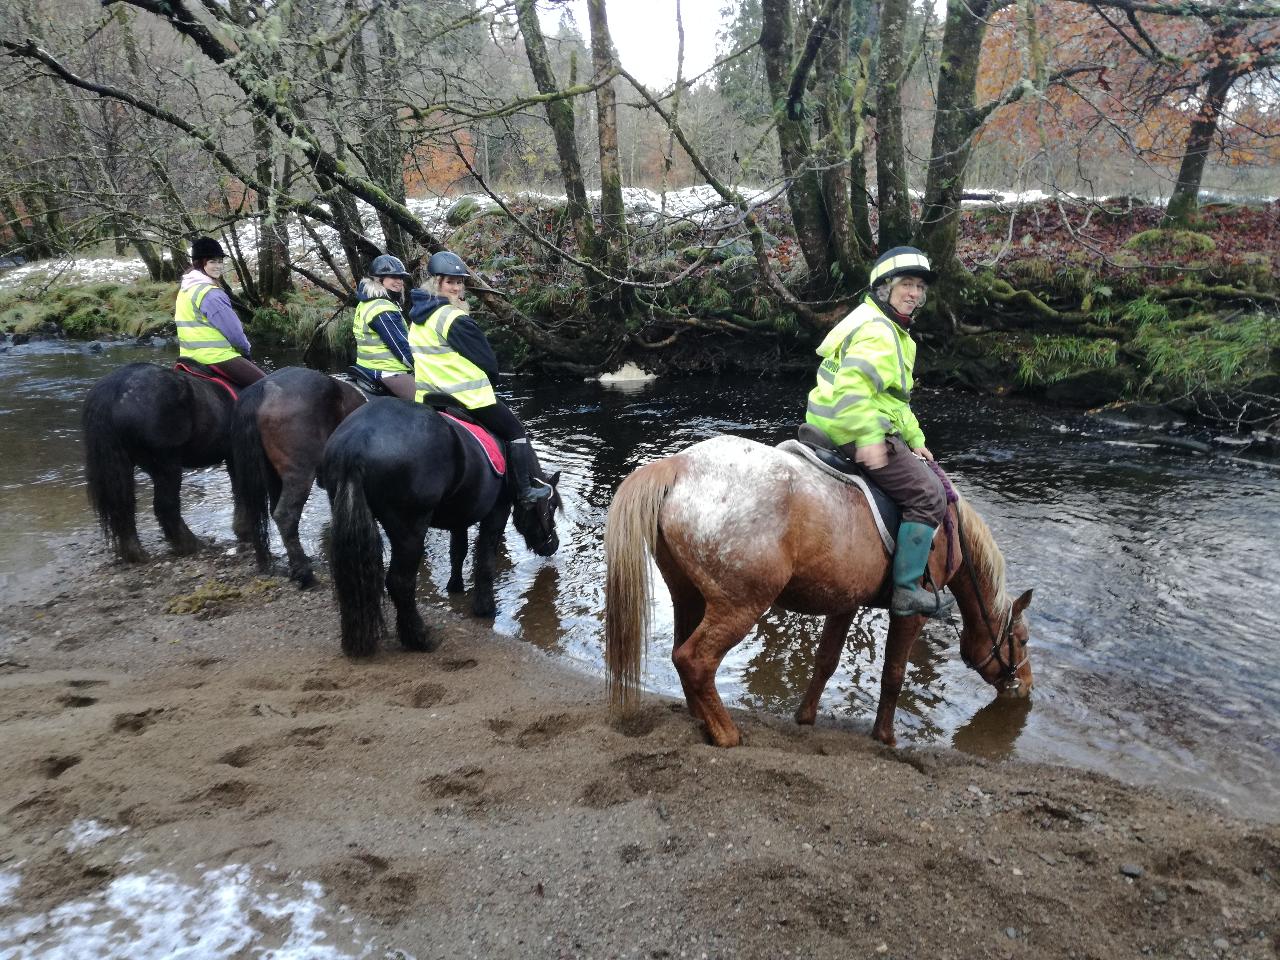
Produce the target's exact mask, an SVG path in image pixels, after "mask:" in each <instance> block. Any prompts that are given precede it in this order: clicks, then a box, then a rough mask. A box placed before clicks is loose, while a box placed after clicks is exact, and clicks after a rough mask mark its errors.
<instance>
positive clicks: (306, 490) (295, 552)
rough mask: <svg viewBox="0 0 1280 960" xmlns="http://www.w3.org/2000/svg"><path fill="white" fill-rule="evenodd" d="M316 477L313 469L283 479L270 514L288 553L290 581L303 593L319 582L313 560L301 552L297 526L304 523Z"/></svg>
mask: <svg viewBox="0 0 1280 960" xmlns="http://www.w3.org/2000/svg"><path fill="white" fill-rule="evenodd" d="M314 476H315V469H314V468H312V469H308V470H305V471H301V470H299V471H295V472H293V473H289V474H287V475H285V476H283V477H281V484H280V491H279V493H278V494H277V496H276V505H275V507H274V508H273V509H272V510H271V519H273V520H274V521H275V522H276V528H277V529H278V530H279V531H280V539H281V540H282V541H283V542H284V549H285V553H287V554H288V555H289V579H291V580H292V581H293V582H294V583H296V584H297V585H298V586H299V587H300V588H303V589H305V588H307V587H309V586H311V585H312V584H313V583H315V582H316V576H315V572H314V571H313V570H312V568H311V558H310V557H308V556H307V552H306V551H305V550H303V549H302V541H301V540H299V539H298V522H299V521H300V520H301V519H302V508H303V507H305V506H306V505H307V498H308V497H309V496H311V481H312V478H313V477H314ZM259 562H261V558H259Z"/></svg>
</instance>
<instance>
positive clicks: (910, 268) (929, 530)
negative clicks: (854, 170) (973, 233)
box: [805, 247, 954, 617]
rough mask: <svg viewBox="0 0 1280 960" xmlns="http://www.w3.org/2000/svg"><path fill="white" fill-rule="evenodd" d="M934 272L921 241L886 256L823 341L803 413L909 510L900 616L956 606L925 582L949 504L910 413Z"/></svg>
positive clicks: (897, 562)
mask: <svg viewBox="0 0 1280 960" xmlns="http://www.w3.org/2000/svg"><path fill="white" fill-rule="evenodd" d="M934 278H935V274H934V272H933V270H932V268H931V267H930V265H929V258H928V257H926V256H925V255H924V254H923V253H922V252H921V251H919V250H917V249H916V248H915V247H894V248H893V249H892V250H889V251H887V252H885V253H884V254H883V255H881V257H880V258H879V259H878V260H877V261H876V262H875V265H874V266H873V267H872V268H871V279H870V283H869V284H868V286H869V287H870V291H869V292H868V294H867V296H866V299H865V300H864V301H863V302H862V303H861V304H859V305H858V306H857V308H856V309H854V311H853V312H852V313H850V314H849V315H848V316H847V317H845V318H844V319H843V320H841V321H840V322H839V323H838V324H836V325H835V327H833V328H832V330H831V332H830V333H828V334H827V336H826V338H825V339H824V340H823V341H822V343H821V345H819V347H818V351H817V352H818V355H819V356H821V357H822V363H821V364H820V365H819V367H818V377H817V384H816V385H815V386H814V388H813V390H811V391H810V393H809V406H808V410H807V412H806V414H805V420H806V421H807V422H808V423H811V424H813V425H814V426H816V427H818V428H819V429H821V430H822V431H823V432H824V433H826V435H827V436H828V437H829V438H830V439H831V441H832V443H834V444H835V445H836V446H837V447H838V448H839V449H840V452H841V453H843V454H844V455H845V457H847V458H848V459H849V460H851V461H854V462H856V463H857V464H858V465H859V466H860V467H861V468H862V469H863V470H864V471H865V472H866V474H867V476H869V477H870V478H871V479H872V480H873V481H875V483H876V484H877V485H878V486H879V487H880V488H881V489H882V490H884V492H885V493H887V494H888V495H889V496H890V497H891V498H892V499H893V501H894V502H895V503H896V504H897V505H898V507H899V508H900V509H901V511H902V517H901V521H900V525H899V527H898V536H897V550H896V551H895V553H894V556H893V597H892V600H891V601H890V606H889V609H890V612H891V613H894V614H897V615H899V616H912V615H919V614H922V615H924V616H927V617H942V616H944V615H945V614H946V612H947V611H948V609H949V608H950V606H951V604H952V603H954V601H953V600H951V599H950V598H943V597H942V596H941V595H940V594H939V593H937V592H936V591H931V590H927V589H925V588H924V587H923V586H922V585H921V582H920V581H921V577H923V576H924V573H925V570H926V568H927V567H928V564H929V550H930V547H931V546H932V544H933V535H934V532H935V531H936V530H937V528H938V525H939V524H940V523H941V522H942V518H943V515H944V514H945V512H946V508H947V501H946V493H945V491H944V489H943V486H942V481H941V480H940V479H939V478H938V476H937V475H936V474H935V473H934V471H933V470H932V469H931V468H930V467H929V465H928V464H927V463H926V462H925V461H926V460H932V459H933V454H932V453H931V452H930V450H929V448H928V447H927V446H925V442H924V432H923V431H922V430H921V429H920V423H919V421H918V420H916V415H915V414H914V413H913V412H912V410H911V388H912V386H913V382H914V381H913V378H912V368H913V367H914V365H915V359H916V343H915V341H914V340H912V339H911V334H910V333H909V332H908V331H909V329H910V327H911V319H912V316H913V315H914V314H915V312H916V311H917V310H918V309H919V308H920V307H921V306H922V305H923V304H924V301H925V297H926V295H927V293H928V289H929V284H930V283H932V282H933V280H934Z"/></svg>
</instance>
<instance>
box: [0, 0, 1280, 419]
mask: <svg viewBox="0 0 1280 960" xmlns="http://www.w3.org/2000/svg"><path fill="white" fill-rule="evenodd" d="M613 2H614V3H615V4H616V3H620V2H622V0H613ZM585 6H586V10H587V17H586V22H578V21H576V20H575V19H574V17H573V15H572V12H571V10H570V8H569V7H568V6H567V5H565V4H562V3H557V2H555V0H544V2H541V3H538V4H536V5H535V3H534V2H533V0H514V2H481V0H433V2H430V3H410V2H384V0H314V2H307V3H296V2H289V0H284V2H267V3H261V2H250V0H225V2H223V0H105V2H103V3H96V2H89V0H64V2H56V3H55V2H50V0H12V2H10V3H8V4H6V5H5V7H4V9H3V11H0V51H2V52H3V54H4V56H3V57H2V58H0V83H3V84H4V89H5V96H4V97H3V98H0V124H3V129H4V130H6V131H7V134H6V136H5V137H3V138H2V139H0V152H2V155H3V159H2V160H0V218H2V225H0V257H7V258H8V262H9V263H10V264H12V263H17V262H19V261H22V260H27V261H30V260H36V259H41V258H65V257H68V256H75V255H85V254H87V253H89V252H95V251H96V252H102V251H103V249H104V247H107V248H110V247H114V248H115V251H116V252H118V253H120V254H122V255H130V256H132V255H136V256H137V257H140V258H141V259H142V261H143V262H144V263H145V265H146V269H147V272H148V274H149V277H150V280H151V281H152V284H153V285H148V284H146V283H142V284H138V285H135V286H133V287H131V288H130V289H128V290H127V291H121V290H120V289H118V288H116V287H114V286H112V285H98V286H97V287H96V288H92V289H79V290H77V291H74V292H68V291H65V290H60V289H58V287H57V285H56V284H50V283H48V282H45V283H44V284H43V285H41V286H39V287H38V289H33V288H32V287H31V285H30V284H27V285H25V286H23V287H22V288H21V289H19V290H16V291H14V290H10V292H9V293H7V294H4V295H0V325H2V326H4V327H6V328H7V329H10V330H13V331H15V332H19V331H32V330H35V331H39V330H41V329H49V325H50V324H52V325H53V326H54V327H56V328H57V329H59V330H62V331H64V332H67V333H70V334H73V335H80V336H96V335H101V334H102V333H104V332H107V331H111V330H116V331H128V332H134V333H137V332H146V331H148V330H150V329H153V328H155V327H156V325H158V324H163V323H165V322H167V320H168V318H169V316H171V314H170V313H169V312H168V311H170V310H171V306H170V305H169V304H171V298H172V280H173V278H174V277H175V276H176V275H177V274H179V273H180V272H181V271H182V270H183V269H185V267H186V265H187V264H186V261H185V251H186V249H187V246H188V244H189V240H190V238H191V236H192V235H194V234H196V233H204V232H208V233H214V234H216V235H219V236H221V237H222V238H223V240H224V245H226V246H228V247H229V248H230V249H232V251H233V256H234V259H235V261H236V270H235V278H234V283H235V290H234V292H235V295H236V297H237V299H238V302H239V303H240V305H241V306H243V307H244V309H245V310H246V311H248V312H249V313H250V314H252V316H253V321H252V324H251V327H252V329H251V332H256V334H257V336H258V337H260V338H261V337H271V338H281V339H285V340H292V341H295V342H297V343H299V344H304V345H308V346H310V347H311V348H313V350H315V349H328V350H331V351H337V352H339V353H340V352H341V351H342V350H343V349H344V344H343V337H342V333H343V331H344V330H345V329H346V327H347V325H346V324H343V323H335V322H333V318H334V315H335V311H336V310H338V308H340V307H341V306H342V305H343V304H347V305H349V304H350V302H351V295H352V289H353V285H354V279H355V278H358V277H359V276H361V275H362V273H363V271H364V268H365V266H366V264H367V263H368V261H369V259H371V257H372V256H374V255H376V254H377V253H379V252H381V251H382V250H384V249H385V250H388V251H390V252H392V253H395V254H397V255H398V256H400V257H401V258H402V259H404V260H405V261H406V262H407V263H409V264H411V265H412V266H414V267H415V268H416V267H419V266H420V265H421V264H423V263H424V262H425V258H426V256H428V255H429V254H430V253H431V252H433V251H435V250H438V249H442V248H446V247H447V248H451V249H455V250H457V251H458V252H459V253H461V254H462V255H463V256H464V257H466V258H467V259H468V261H469V262H470V263H471V264H472V266H473V268H474V269H475V270H476V271H477V274H478V281H479V282H478V284H477V287H478V293H477V297H478V298H479V300H480V302H481V305H480V306H481V318H482V320H483V322H485V323H486V324H488V325H489V326H490V329H491V331H492V333H493V335H494V337H495V339H496V340H498V341H499V342H500V343H501V345H502V349H503V351H504V352H505V353H506V355H507V357H508V359H509V361H510V362H512V363H515V364H518V365H523V366H527V367H530V368H537V369H541V370H544V371H552V372H554V371H561V372H568V373H592V372H599V371H600V370H601V369H607V368H609V367H611V366H616V365H617V364H618V363H620V362H622V361H623V360H627V359H633V360H637V361H639V362H640V363H641V364H642V365H644V366H646V367H648V368H650V369H663V368H677V369H708V368H710V369H753V370H759V369H768V370H773V369H782V368H787V367H789V366H797V367H803V366H808V365H810V363H811V349H812V345H813V343H814V342H816V340H817V339H818V338H819V337H820V336H821V334H822V332H824V331H825V330H826V329H828V328H829V327H830V325H831V324H832V323H833V322H835V321H836V320H837V319H838V318H839V317H840V316H841V315H843V313H844V312H846V311H847V310H848V308H849V306H850V304H851V303H853V302H855V301H856V298H857V297H858V296H859V295H860V291H861V290H862V288H863V286H864V283H865V277H866V271H867V267H868V265H869V263H870V262H871V261H872V260H874V258H875V256H876V254H877V251H880V250H884V249H887V248H889V247H891V246H895V245H898V244H901V243H913V244H915V245H918V246H920V247H922V248H923V249H925V250H926V251H927V252H928V253H929V255H930V256H931V257H932V258H933V260H934V263H935V265H937V266H939V267H940V268H941V270H942V272H943V278H942V280H941V282H940V283H939V284H938V285H937V286H936V288H935V290H934V291H933V293H934V295H933V296H932V297H931V299H930V303H929V304H928V306H927V311H928V313H927V316H925V317H924V318H922V320H921V324H920V336H921V339H922V340H924V342H925V344H926V347H927V352H929V353H930V355H931V356H932V357H933V360H932V361H931V362H933V363H935V364H936V365H937V369H939V370H941V371H942V372H943V374H944V376H946V377H949V378H952V379H958V380H961V381H963V382H967V383H971V384H973V385H975V386H979V387H982V388H986V389H995V390H1005V389H1022V388H1032V389H1037V390H1042V391H1043V390H1049V389H1053V388H1055V385H1056V389H1057V391H1058V393H1059V395H1060V398H1062V399H1068V400H1073V401H1074V402H1079V403H1082V404H1085V403H1090V402H1094V401H1096V400H1098V399H1107V398H1108V397H1114V396H1143V397H1148V398H1154V399H1168V398H1170V397H1178V398H1184V399H1185V398H1187V397H1192V396H1194V397H1196V398H1198V399H1197V401H1196V402H1197V405H1198V406H1199V407H1200V408H1201V409H1204V408H1206V403H1205V402H1204V398H1205V397H1208V396H1211V395H1212V396H1213V397H1214V400H1213V403H1215V404H1217V403H1220V401H1221V400H1222V397H1221V391H1223V390H1228V391H1234V392H1236V393H1239V392H1240V391H1241V390H1243V392H1244V394H1245V395H1247V396H1250V397H1253V398H1254V400H1253V401H1252V406H1251V405H1250V403H1251V402H1250V401H1248V400H1247V399H1246V401H1245V402H1244V405H1243V407H1242V406H1241V405H1240V403H1234V404H1231V405H1229V409H1227V408H1224V409H1227V413H1226V417H1227V419H1232V420H1234V421H1235V422H1236V423H1237V424H1239V425H1248V424H1258V423H1263V422H1264V421H1269V419H1274V418H1275V417H1276V416H1280V404H1278V403H1277V402H1276V401H1275V397H1276V395H1277V394H1280V391H1277V390H1276V389H1275V382H1276V381H1277V379H1278V377H1277V374H1278V373H1280V368H1278V365H1277V351H1278V350H1280V334H1277V326H1278V325H1277V324H1276V322H1275V319H1276V312H1277V304H1278V303H1280V299H1278V298H1277V292H1278V291H1280V285H1277V283H1276V280H1275V274H1276V266H1277V263H1276V259H1277V255H1276V249H1277V241H1278V240H1280V227H1278V226H1277V223H1278V220H1280V206H1278V205H1277V202H1276V200H1275V195H1276V194H1277V193H1280V190H1278V189H1277V186H1278V185H1280V173H1278V170H1280V155H1278V152H1280V71H1278V68H1280V4H1277V3H1276V2H1274V0H1271V2H1267V0H1233V2H1226V3H1212V2H1202V0H1178V2H1161V0H1151V2H1140V0H967V2H966V0H949V2H947V3H946V4H945V6H943V5H936V6H935V5H934V4H933V3H922V4H918V3H913V2H911V0H739V2H728V0H727V2H726V3H725V4H724V9H723V13H722V32H721V35H720V38H719V59H718V61H717V63H716V64H715V65H714V66H713V67H712V68H711V69H710V70H709V71H707V72H705V73H702V74H700V75H696V76H686V75H684V72H683V70H682V71H681V74H680V75H679V76H678V77H677V79H676V81H675V82H674V83H673V84H671V85H670V86H668V87H667V88H665V89H651V88H649V87H647V86H645V85H644V84H643V83H642V82H640V81H639V80H638V79H636V78H635V77H634V76H632V75H631V74H630V73H628V71H627V70H626V69H624V68H623V66H622V65H621V64H620V63H619V62H618V60H617V58H616V56H615V54H614V51H613V45H612V42H611V39H610V34H609V23H608V12H609V11H608V7H607V4H606V0H587V2H586V4H585ZM675 9H676V15H675V16H674V17H673V18H672V20H671V23H670V24H669V32H668V35H669V38H670V43H671V45H672V46H676V47H679V45H681V44H682V42H683V26H684V25H683V22H682V18H683V13H682V11H681V8H680V5H679V4H677V5H676V8H675ZM539 11H541V16H539ZM550 24H554V27H549V26H548V25H550ZM691 186H699V187H702V193H703V194H704V195H705V196H706V197H707V198H708V199H709V201H711V204H712V205H711V207H710V209H709V210H707V211H705V212H703V213H700V214H699V215H697V216H691V215H689V214H687V213H686V212H682V211H684V209H685V208H683V207H680V208H677V207H676V206H675V205H671V206H669V205H668V198H670V197H672V196H675V195H676V194H675V192H676V191H680V190H682V189H685V188H689V187H691ZM640 188H645V190H646V191H648V192H646V193H643V194H641V193H640V192H639V189H640ZM996 191H1000V192H1001V194H1002V197H997V196H996V195H995V192H996ZM1030 191H1034V194H1033V196H1034V197H1036V198H1038V199H1035V200H1034V201H1032V202H1019V203H1010V202H1006V201H1007V196H1005V195H1007V194H1009V193H1013V194H1017V195H1019V196H1020V197H1021V198H1022V200H1023V201H1026V199H1027V197H1028V192H1030ZM437 198H438V199H440V201H441V202H439V203H436V204H435V205H432V204H429V203H426V202H425V201H429V200H433V199H437ZM455 198H461V199H455ZM477 198H479V201H480V202H477ZM966 200H968V201H969V203H972V202H973V201H975V200H976V201H979V204H978V205H973V206H970V205H969V204H968V203H966ZM982 201H985V202H982ZM428 209H430V210H436V211H439V213H440V215H439V216H433V215H427V214H426V213H425V212H424V211H426V210H428ZM159 284H164V286H158V285H159ZM166 297H167V298H169V302H168V303H166V302H165V301H166ZM321 333H325V334H329V335H328V336H321ZM1188 345H1189V346H1188ZM1215 391H1216V393H1215ZM1237 399H1238V398H1237ZM1209 406H1212V404H1209Z"/></svg>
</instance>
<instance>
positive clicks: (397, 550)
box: [383, 523, 440, 653]
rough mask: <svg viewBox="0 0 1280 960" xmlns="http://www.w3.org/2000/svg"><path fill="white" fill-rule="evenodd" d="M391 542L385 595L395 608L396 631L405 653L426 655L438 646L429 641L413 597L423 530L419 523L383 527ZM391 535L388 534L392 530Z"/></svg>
mask: <svg viewBox="0 0 1280 960" xmlns="http://www.w3.org/2000/svg"><path fill="white" fill-rule="evenodd" d="M383 527H384V529H386V530H387V534H388V537H389V538H390V540H391V564H390V566H389V567H388V568H387V593H388V595H389V596H390V597H391V602H392V603H393V604H395V608H396V632H397V633H398V634H399V636H400V643H401V644H403V645H404V648H405V649H406V650H420V651H424V652H426V653H430V652H431V651H432V650H434V649H435V648H436V647H438V646H440V641H439V640H438V639H432V637H431V635H430V633H429V631H428V630H427V625H426V623H424V622H423V620H422V615H421V614H420V613H418V601H417V599H416V598H415V596H414V594H415V592H416V590H417V586H418V568H419V567H421V566H422V555H423V553H424V552H425V549H424V544H423V541H424V540H425V539H426V536H427V531H426V528H425V526H424V525H422V524H405V525H400V524H386V523H384V524H383ZM393 529H394V530H395V533H394V534H393V533H392V530H393Z"/></svg>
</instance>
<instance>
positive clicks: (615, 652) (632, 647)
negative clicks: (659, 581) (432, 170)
mask: <svg viewBox="0 0 1280 960" xmlns="http://www.w3.org/2000/svg"><path fill="white" fill-rule="evenodd" d="M677 476H678V467H677V461H676V460H675V459H674V458H667V459H666V460H658V461H656V462H655V463H650V464H648V465H647V466H643V467H641V468H640V469H639V470H636V471H635V472H634V473H632V474H631V476H629V477H627V479H626V480H624V481H622V486H620V487H619V488H618V492H617V493H616V494H614V496H613V503H612V505H610V507H609V520H608V522H607V523H606V525H605V529H604V552H605V563H606V570H607V574H606V579H605V594H604V638H605V643H604V664H605V678H606V680H607V682H608V685H609V707H610V709H611V710H619V709H620V710H621V711H623V712H626V711H629V710H631V709H633V708H634V707H635V704H636V701H637V700H638V698H639V694H640V670H641V666H642V664H643V659H644V651H645V647H646V645H647V640H648V637H649V622H650V610H649V602H650V597H651V596H652V593H653V583H652V578H651V577H650V575H649V557H650V556H652V555H653V553H654V546H655V544H656V543H657V539H658V512H659V511H660V510H661V509H662V504H663V501H664V500H665V499H666V497H667V493H668V491H670V489H671V487H672V485H673V484H674V483H675V481H676V478H677Z"/></svg>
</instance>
